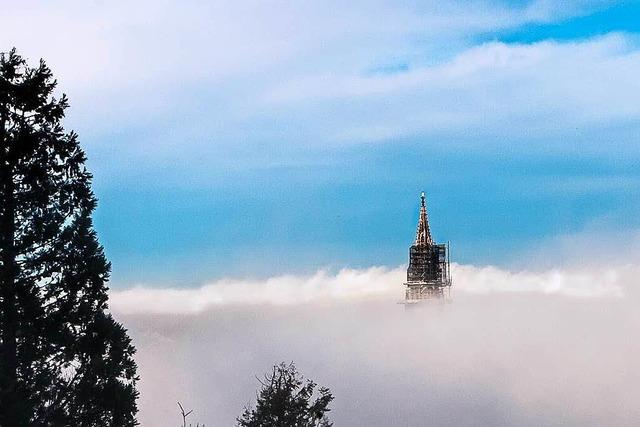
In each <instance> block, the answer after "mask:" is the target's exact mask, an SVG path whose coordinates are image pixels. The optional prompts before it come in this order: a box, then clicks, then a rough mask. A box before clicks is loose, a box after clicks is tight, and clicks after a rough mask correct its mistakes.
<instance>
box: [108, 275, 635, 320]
mask: <svg viewBox="0 0 640 427" xmlns="http://www.w3.org/2000/svg"><path fill="white" fill-rule="evenodd" d="M405 268H406V267H398V268H393V269H389V268H384V267H372V268H368V269H363V270H353V269H343V270H340V271H338V272H337V273H335V274H331V273H330V272H328V271H326V270H320V271H318V272H316V273H315V274H313V275H310V276H293V275H283V276H277V277H272V278H269V279H265V280H233V279H223V280H219V281H216V282H214V283H211V284H207V285H205V286H202V287H200V288H194V289H184V288H182V289H174V288H168V289H167V288H164V289H163V288H157V287H153V286H137V287H133V288H130V289H126V290H121V291H113V292H112V293H111V300H110V301H111V302H110V304H111V307H112V309H113V310H114V311H116V312H119V313H124V314H139V313H150V314H196V313H201V312H204V311H207V310H209V309H211V308H214V307H216V306H226V305H264V304H269V305H276V306H280V305H295V304H304V303H314V302H322V301H327V300H358V299H362V298H367V297H387V298H392V299H393V297H394V295H395V296H396V297H397V298H400V297H402V292H401V289H400V288H399V284H401V283H402V282H403V279H404V276H405V275H406V270H405ZM630 270H632V268H631V267H617V268H609V269H604V270H596V269H594V271H592V272H585V271H580V270H577V269H576V270H567V271H563V270H550V271H547V272H542V273H539V272H527V271H523V272H517V273H512V272H509V271H507V270H503V269H500V268H497V267H492V266H487V267H474V266H468V265H457V264H453V266H452V273H453V276H454V277H455V278H456V287H455V289H456V291H460V292H465V293H472V294H486V293H491V292H532V293H542V294H557V295H566V296H576V297H599V296H621V295H622V294H623V290H622V284H623V282H625V280H627V279H628V276H629V275H630V274H631V272H630Z"/></svg>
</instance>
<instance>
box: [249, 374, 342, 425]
mask: <svg viewBox="0 0 640 427" xmlns="http://www.w3.org/2000/svg"><path fill="white" fill-rule="evenodd" d="M258 381H260V384H261V385H262V388H261V389H260V391H259V392H258V395H257V402H256V406H255V408H253V409H249V408H245V409H244V413H243V414H242V416H240V417H239V418H238V419H237V421H238V426H241V427H316V426H317V427H330V426H332V425H333V424H332V423H331V422H330V421H329V420H328V418H327V416H326V414H327V412H329V411H330V409H329V404H330V403H331V401H332V400H333V395H332V394H331V392H330V391H329V389H328V388H326V387H320V388H319V390H318V391H319V393H318V394H319V395H318V396H317V397H316V398H315V399H313V397H314V390H315V387H316V383H314V382H313V381H311V380H306V381H305V380H304V378H303V377H302V375H300V374H299V373H298V371H297V369H296V367H295V365H294V364H293V363H291V364H289V365H287V364H285V363H281V364H279V365H276V366H274V367H273V371H272V372H271V373H270V374H267V375H265V377H264V380H258Z"/></svg>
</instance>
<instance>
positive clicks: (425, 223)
mask: <svg viewBox="0 0 640 427" xmlns="http://www.w3.org/2000/svg"><path fill="white" fill-rule="evenodd" d="M420 199H421V200H422V203H421V205H420V220H419V221H418V229H417V230H416V242H415V245H416V246H431V245H433V240H432V239H431V230H429V218H428V217H427V205H426V202H425V196H424V192H422V194H421V195H420Z"/></svg>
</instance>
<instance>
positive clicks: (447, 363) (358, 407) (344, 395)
mask: <svg viewBox="0 0 640 427" xmlns="http://www.w3.org/2000/svg"><path fill="white" fill-rule="evenodd" d="M453 274H454V280H455V282H454V287H453V289H452V297H453V302H452V303H450V304H439V303H427V304H424V305H422V306H421V307H419V308H414V309H410V310H405V308H404V306H402V305H399V304H397V301H399V300H401V298H402V296H403V288H402V286H401V283H402V280H403V276H404V269H403V268H396V269H384V268H371V269H367V270H343V271H340V272H337V273H335V274H334V273H330V272H318V273H317V274H315V275H313V276H310V277H295V276H283V277H276V278H272V279H269V280H265V281H233V280H224V281H219V282H216V283H212V284H210V285H207V286H204V287H202V288H199V289H191V290H178V289H145V288H133V289H130V290H126V291H118V292H112V294H111V309H112V311H113V312H114V314H115V315H116V316H117V317H118V319H119V320H120V321H122V322H123V323H124V324H125V325H126V327H127V328H129V331H130V334H131V335H132V337H133V338H134V340H135V343H136V345H137V347H138V355H137V360H138V364H139V367H140V370H139V372H140V376H141V382H140V391H141V397H140V401H139V404H140V417H139V418H140V421H141V423H142V425H143V426H158V427H164V426H170V427H175V426H178V425H179V416H178V412H177V405H176V401H178V400H179V401H181V402H182V403H183V404H184V405H185V406H187V407H189V408H193V409H194V410H195V414H194V415H193V416H192V417H191V421H193V422H194V423H195V422H196V421H200V422H201V423H202V422H204V423H205V424H206V425H207V426H209V427H213V426H229V425H233V424H234V420H235V417H236V416H238V415H239V414H240V413H241V412H242V409H243V406H244V405H246V404H249V403H251V402H252V399H254V398H255V391H256V389H257V386H258V382H257V380H256V378H255V376H256V375H258V376H259V375H261V374H263V373H264V372H266V371H267V370H269V368H270V367H271V366H272V365H273V364H275V363H278V362H280V361H287V362H288V361H295V362H296V364H297V366H298V368H299V370H300V371H301V372H302V373H303V374H304V375H305V376H307V377H309V378H312V379H314V380H315V381H317V382H318V383H319V384H321V385H325V386H327V387H329V388H330V389H331V390H332V392H333V393H334V395H335V401H334V403H333V405H332V408H333V410H332V412H331V413H330V418H331V419H332V420H333V421H334V422H335V425H336V426H352V425H354V426H355V425H366V426H390V425H399V426H423V425H456V426H460V425H464V426H466V425H492V426H500V425H517V426H540V425H566V426H589V425H594V426H595V425H633V424H637V423H638V420H640V363H638V355H640V339H639V338H640V333H639V332H640V311H639V310H638V308H637V304H638V303H639V302H640V292H639V290H638V287H637V285H636V283H637V280H636V278H637V277H639V274H640V268H639V267H636V266H632V265H628V266H619V267H615V268H611V269H609V270H607V271H596V270H591V269H589V268H583V269H577V268H576V269H574V270H571V271H568V270H567V271H559V270H558V271H548V272H536V273H517V274H514V273H509V272H507V271H504V270H500V269H497V268H493V267H487V268H477V267H472V266H459V265H456V266H454V269H453Z"/></svg>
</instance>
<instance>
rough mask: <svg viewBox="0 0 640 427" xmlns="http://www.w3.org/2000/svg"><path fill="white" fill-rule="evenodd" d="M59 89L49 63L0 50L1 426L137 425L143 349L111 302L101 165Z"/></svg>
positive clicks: (118, 426) (124, 426) (119, 426)
mask: <svg viewBox="0 0 640 427" xmlns="http://www.w3.org/2000/svg"><path fill="white" fill-rule="evenodd" d="M55 87H56V81H55V80H54V79H53V76H52V73H51V71H50V69H49V68H48V67H47V66H46V64H45V63H44V62H43V61H42V60H41V61H40V63H39V65H38V66H36V67H33V68H32V67H29V65H28V64H27V62H26V61H25V60H24V59H23V58H21V57H20V56H19V55H17V54H16V51H15V49H13V50H11V51H10V52H8V53H2V54H0V426H1V427H22V426H117V427H126V426H134V425H137V422H136V420H135V414H136V412H137V408H136V397H137V394H138V393H137V391H136V388H135V385H136V381H137V374H136V364H135V362H134V360H133V354H134V353H135V348H134V347H133V345H132V344H131V339H130V338H129V337H128V336H127V333H126V330H125V329H124V328H123V327H122V325H120V324H119V323H117V322H116V321H115V320H114V319H113V318H112V316H111V315H110V314H109V313H108V312H107V311H106V310H107V287H106V282H107V280H108V278H109V271H110V264H109V262H108V261H107V259H106V258H105V255H104V252H103V249H102V247H101V246H100V244H99V243H98V240H97V236H96V233H95V231H94V229H93V225H92V219H91V214H92V212H93V210H94V209H95V207H96V198H95V197H94V195H93V193H92V191H91V174H90V173H89V172H87V170H86V167H85V160H86V159H85V154H84V152H83V150H82V149H81V148H80V145H79V143H78V137H77V135H76V134H75V133H74V132H68V133H67V132H65V131H64V129H63V127H62V119H63V117H64V112H65V109H66V108H67V107H68V103H67V98H66V97H65V96H64V95H62V96H61V97H60V98H56V97H54V89H55Z"/></svg>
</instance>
